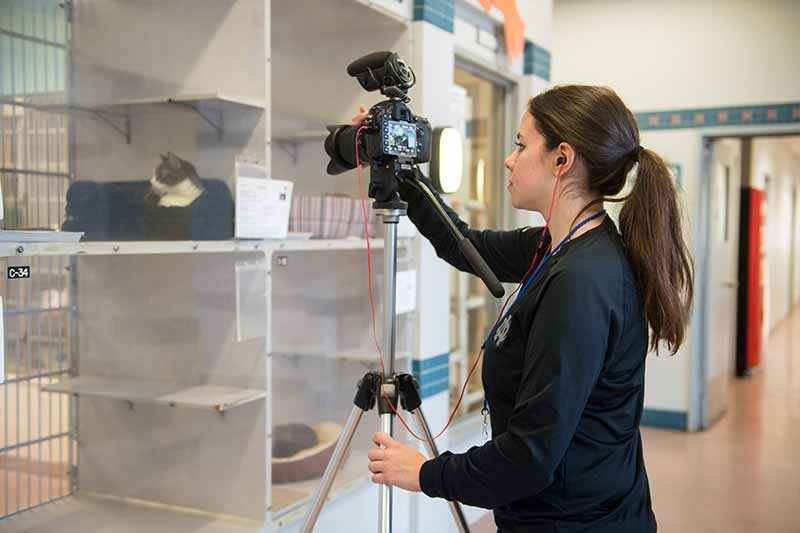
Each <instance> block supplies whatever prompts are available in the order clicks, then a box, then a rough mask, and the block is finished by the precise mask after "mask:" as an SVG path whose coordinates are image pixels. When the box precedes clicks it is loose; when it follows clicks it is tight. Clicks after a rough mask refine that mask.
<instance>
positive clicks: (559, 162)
mask: <svg viewBox="0 0 800 533" xmlns="http://www.w3.org/2000/svg"><path fill="white" fill-rule="evenodd" d="M566 164H567V158H566V157H565V156H563V155H562V156H560V157H559V158H558V159H556V165H558V166H561V165H566Z"/></svg>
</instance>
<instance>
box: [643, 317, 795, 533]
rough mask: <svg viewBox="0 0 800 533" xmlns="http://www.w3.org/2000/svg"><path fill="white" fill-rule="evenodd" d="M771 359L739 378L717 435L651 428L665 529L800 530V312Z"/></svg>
mask: <svg viewBox="0 0 800 533" xmlns="http://www.w3.org/2000/svg"><path fill="white" fill-rule="evenodd" d="M764 361H765V367H764V370H763V371H760V372H756V373H755V375H753V376H751V377H750V378H748V379H737V380H735V381H734V385H733V391H732V394H731V404H730V405H729V406H728V412H727V413H726V414H725V416H724V417H723V418H722V419H721V420H720V421H719V422H718V423H717V424H716V425H715V426H713V427H712V428H711V429H710V430H708V431H704V432H700V433H679V432H675V431H666V430H658V429H652V428H643V430H642V434H643V436H644V446H645V448H644V450H645V463H646V465H647V470H648V474H649V476H650V487H651V491H652V496H653V507H654V509H655V512H656V517H657V518H658V525H659V531H665V532H668V533H670V532H678V531H680V532H686V533H712V532H714V533H716V532H720V533H756V532H757V533H761V532H764V533H789V532H800V518H798V515H797V507H798V506H800V307H797V308H795V311H794V313H793V314H792V315H791V316H790V317H789V318H787V319H786V320H784V321H783V322H782V323H781V324H780V325H779V326H778V327H777V329H776V330H775V331H774V332H773V334H772V336H771V337H770V341H769V347H768V349H767V353H766V354H765V356H764Z"/></svg>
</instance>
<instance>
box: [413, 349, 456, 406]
mask: <svg viewBox="0 0 800 533" xmlns="http://www.w3.org/2000/svg"><path fill="white" fill-rule="evenodd" d="M411 371H412V372H413V373H414V377H415V378H416V380H417V382H418V383H419V387H420V390H419V393H420V397H421V398H422V399H423V400H424V399H425V398H428V397H430V396H433V395H434V394H439V393H440V392H442V391H446V390H447V389H448V388H449V386H450V354H449V353H443V354H441V355H437V356H434V357H429V358H428V359H421V360H412V361H411Z"/></svg>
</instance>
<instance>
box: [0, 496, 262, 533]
mask: <svg viewBox="0 0 800 533" xmlns="http://www.w3.org/2000/svg"><path fill="white" fill-rule="evenodd" d="M0 531H14V532H15V533H40V532H42V531H58V532H59V533H86V532H87V531H103V532H104V533H139V532H140V531H148V532H150V533H174V532H175V531H202V532H203V533H262V532H263V531H264V524H263V523H260V522H256V521H250V520H245V519H241V518H235V517H228V516H223V515H215V514H211V513H205V512H201V511H197V510H194V509H182V508H179V507H174V506H167V505H158V504H153V503H147V502H139V501H132V500H123V499H119V498H112V497H108V496H101V495H97V494H92V493H90V492H86V491H81V494H80V496H70V497H68V498H65V499H63V500H60V501H57V502H53V503H50V504H48V505H44V506H42V507H40V508H38V509H36V510H35V511H32V512H27V513H21V514H19V515H16V516H13V517H11V518H7V519H6V520H3V523H2V524H0Z"/></svg>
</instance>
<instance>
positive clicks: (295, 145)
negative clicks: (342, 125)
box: [272, 130, 329, 165]
mask: <svg viewBox="0 0 800 533" xmlns="http://www.w3.org/2000/svg"><path fill="white" fill-rule="evenodd" d="M328 133H329V132H328V131H327V130H318V131H317V130H311V131H298V132H296V133H290V134H279V135H276V136H275V137H273V138H272V143H273V144H274V145H275V146H277V147H278V148H280V149H281V150H283V151H284V152H286V154H287V155H288V156H289V157H291V158H292V162H293V163H294V164H295V165H296V164H297V161H298V158H299V151H300V148H299V145H300V144H301V143H310V142H319V144H322V142H323V141H324V140H325V138H326V137H327V136H328Z"/></svg>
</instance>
